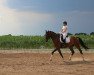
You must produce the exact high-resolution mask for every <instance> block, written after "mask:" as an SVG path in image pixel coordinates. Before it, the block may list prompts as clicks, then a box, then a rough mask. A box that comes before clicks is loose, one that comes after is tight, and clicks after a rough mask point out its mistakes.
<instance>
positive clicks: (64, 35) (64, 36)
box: [59, 32, 67, 39]
mask: <svg viewBox="0 0 94 75" xmlns="http://www.w3.org/2000/svg"><path fill="white" fill-rule="evenodd" d="M59 33H60V34H62V35H63V39H65V38H66V36H67V33H62V32H59Z"/></svg>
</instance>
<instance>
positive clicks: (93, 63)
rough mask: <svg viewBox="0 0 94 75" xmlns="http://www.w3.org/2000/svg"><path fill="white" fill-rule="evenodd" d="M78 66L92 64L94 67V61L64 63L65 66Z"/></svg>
mask: <svg viewBox="0 0 94 75" xmlns="http://www.w3.org/2000/svg"><path fill="white" fill-rule="evenodd" d="M77 64H91V65H94V61H88V60H85V61H64V65H77Z"/></svg>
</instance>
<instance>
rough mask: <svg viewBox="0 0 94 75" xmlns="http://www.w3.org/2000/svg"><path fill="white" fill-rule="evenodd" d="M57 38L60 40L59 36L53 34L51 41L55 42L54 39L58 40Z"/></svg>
mask: <svg viewBox="0 0 94 75" xmlns="http://www.w3.org/2000/svg"><path fill="white" fill-rule="evenodd" d="M57 38H59V34H56V33H53V34H52V36H51V39H52V40H54V39H57Z"/></svg>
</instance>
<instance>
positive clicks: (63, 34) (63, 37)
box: [60, 21, 68, 43]
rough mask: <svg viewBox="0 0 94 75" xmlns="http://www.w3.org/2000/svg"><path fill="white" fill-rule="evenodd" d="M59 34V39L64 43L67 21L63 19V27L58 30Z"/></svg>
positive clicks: (66, 33)
mask: <svg viewBox="0 0 94 75" xmlns="http://www.w3.org/2000/svg"><path fill="white" fill-rule="evenodd" d="M60 34H61V35H62V36H61V40H62V41H63V43H66V36H67V35H68V26H67V22H66V21H64V22H63V27H62V29H61V31H60Z"/></svg>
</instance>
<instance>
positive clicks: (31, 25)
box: [0, 0, 94, 35]
mask: <svg viewBox="0 0 94 75" xmlns="http://www.w3.org/2000/svg"><path fill="white" fill-rule="evenodd" d="M63 21H67V22H68V31H69V33H72V34H75V33H81V32H83V33H88V34H89V33H91V32H94V0H0V35H7V34H12V35H44V34H45V30H51V31H54V32H56V33H58V32H59V31H60V30H61V28H62V26H63V24H62V23H63Z"/></svg>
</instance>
